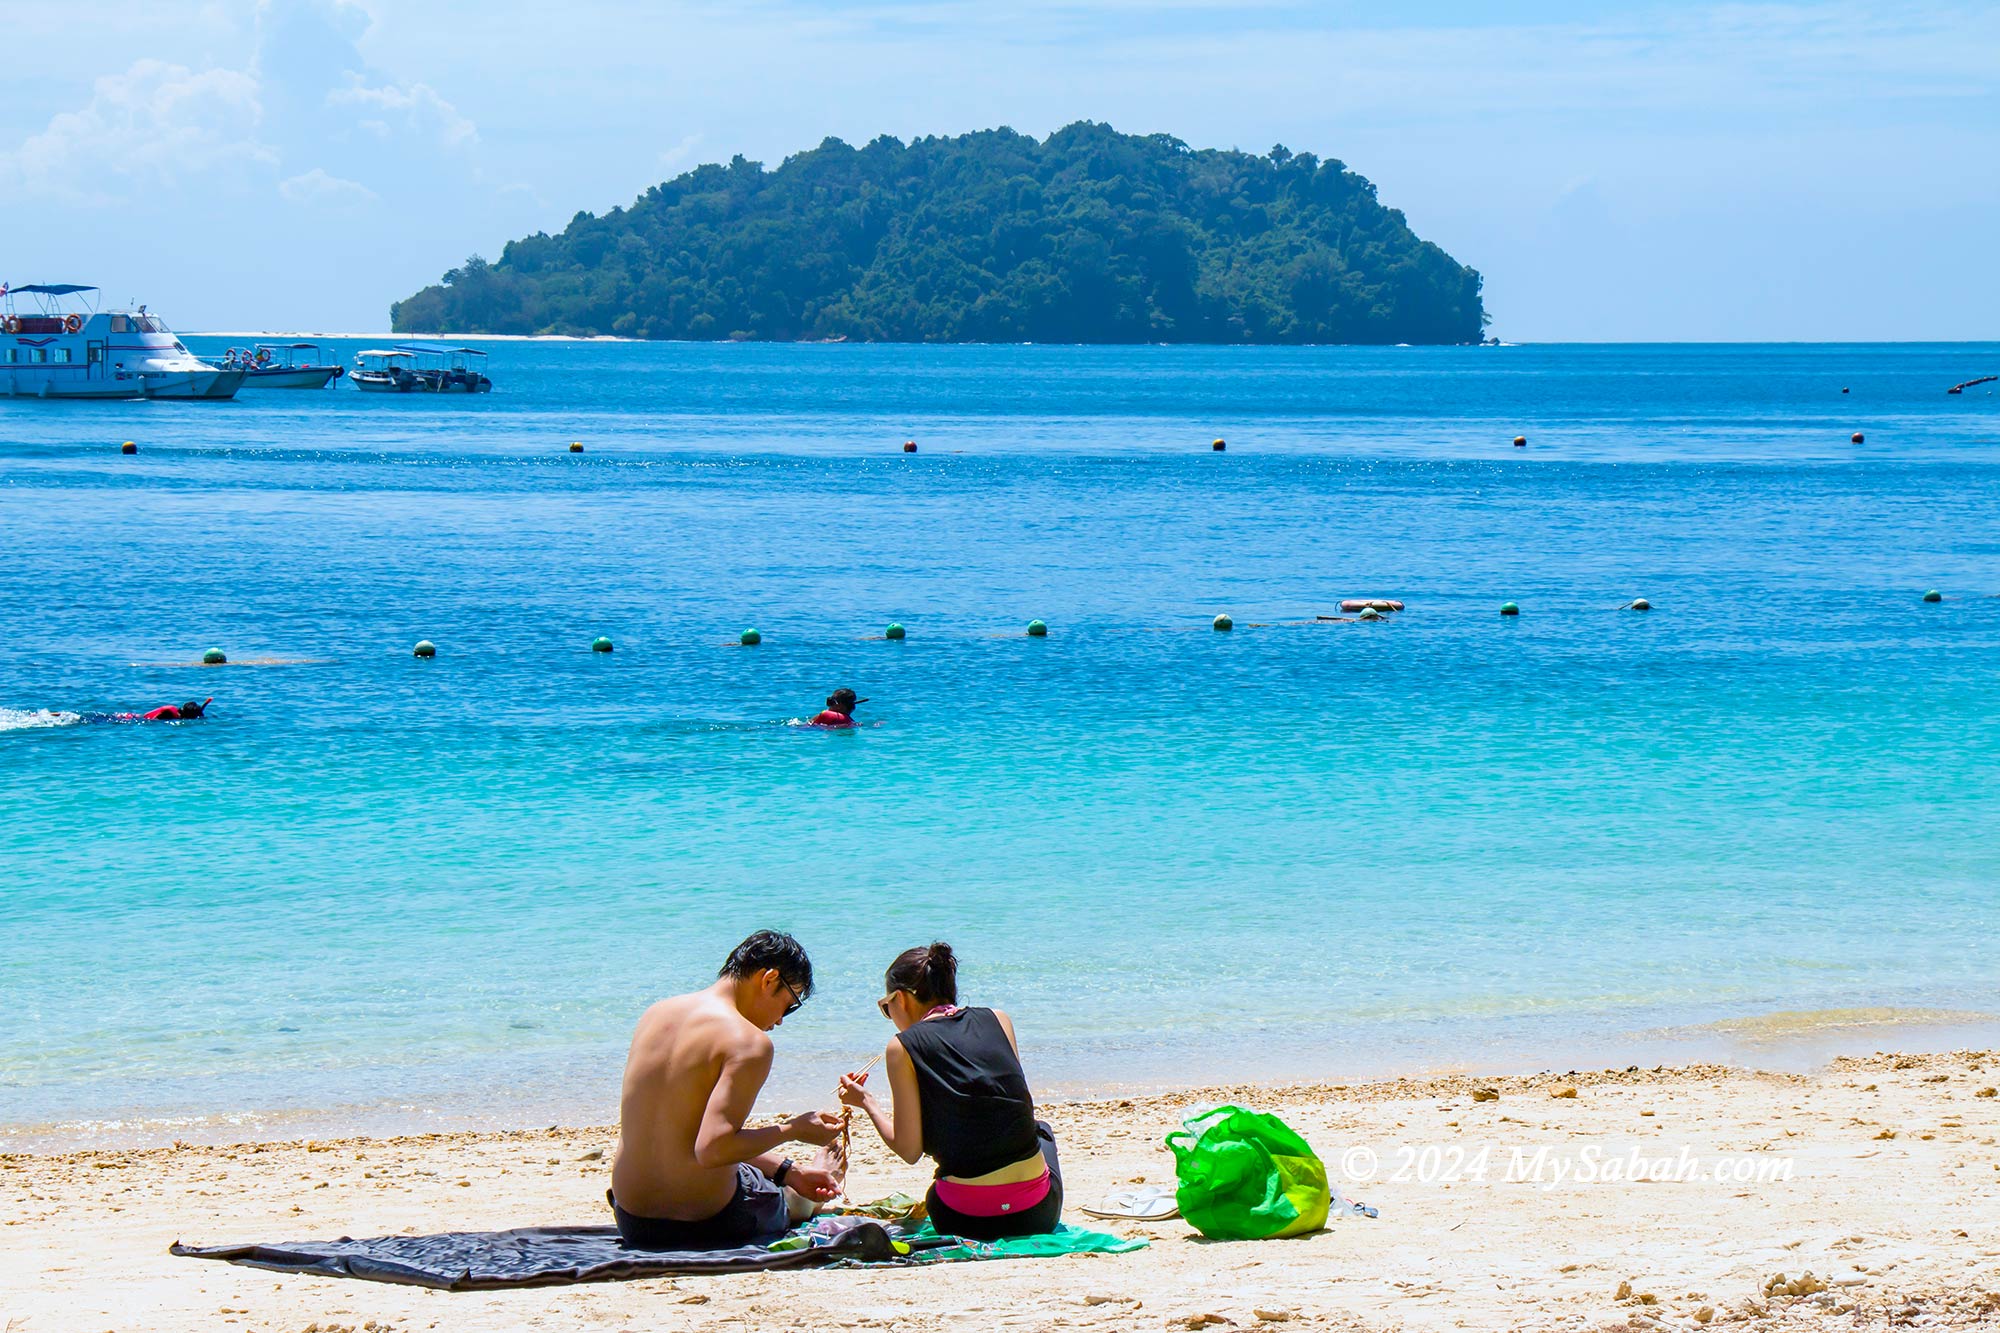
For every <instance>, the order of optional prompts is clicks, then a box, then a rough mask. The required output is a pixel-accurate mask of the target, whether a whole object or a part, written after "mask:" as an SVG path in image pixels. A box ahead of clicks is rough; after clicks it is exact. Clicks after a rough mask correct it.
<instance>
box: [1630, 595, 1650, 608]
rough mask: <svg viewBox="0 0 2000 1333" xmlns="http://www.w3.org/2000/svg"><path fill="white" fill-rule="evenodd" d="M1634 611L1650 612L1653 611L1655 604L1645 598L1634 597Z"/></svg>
mask: <svg viewBox="0 0 2000 1333" xmlns="http://www.w3.org/2000/svg"><path fill="white" fill-rule="evenodd" d="M1632 609H1633V610H1634V611H1650V610H1652V609H1653V604H1652V603H1651V602H1649V601H1647V600H1646V599H1645V598H1643V597H1634V598H1633V599H1632Z"/></svg>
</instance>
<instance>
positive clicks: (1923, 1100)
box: [0, 1052, 2000, 1333]
mask: <svg viewBox="0 0 2000 1333" xmlns="http://www.w3.org/2000/svg"><path fill="white" fill-rule="evenodd" d="M1996 1079H2000V1053H1978V1052H1959V1053H1955V1054H1949V1055H1922V1056H1890V1055H1884V1056H1874V1057H1869V1058H1866V1059H1843V1060H1837V1061H1834V1062H1833V1063H1832V1064H1830V1065H1828V1066H1827V1067H1825V1068H1824V1069H1822V1070H1820V1071H1818V1072H1816V1073H1812V1074H1807V1075H1797V1074H1771V1073H1756V1072H1747V1071H1743V1070H1736V1069H1728V1068H1723V1067H1719V1066H1690V1067H1683V1068H1673V1069H1661V1070H1653V1071H1639V1070H1629V1071H1625V1072H1620V1073H1612V1072H1608V1071H1607V1072H1596V1073H1578V1074H1574V1075H1569V1074H1561V1075H1558V1074H1543V1075H1536V1076H1532V1077H1521V1078H1494V1079H1484V1078H1480V1079H1473V1078H1464V1077H1447V1078H1435V1079H1406V1080H1397V1081H1390V1082H1382V1083H1370V1084H1356V1085H1351V1086H1312V1087H1282V1088H1208V1089H1200V1090H1190V1091H1188V1092H1185V1093H1180V1094H1175V1095H1171V1096H1161V1097H1149V1098H1134V1099H1130V1100H1117V1101H1099V1102H1079V1103H1070V1104H1061V1105H1055V1106H1050V1107H1047V1108H1045V1110H1046V1111H1047V1112H1048V1113H1049V1115H1050V1119H1051V1120H1052V1121H1053V1122H1054V1123H1055V1125H1056V1129H1057V1133H1058V1135H1059V1136H1060V1138H1061V1140H1062V1144H1063V1154H1064V1166H1065V1174H1066V1176H1067V1177H1068V1181H1069V1198H1070V1201H1071V1205H1072V1211H1071V1213H1070V1220H1071V1221H1072V1222H1083V1221H1085V1220H1086V1219H1083V1218H1082V1217H1081V1216H1080V1215H1078V1214H1077V1213H1076V1212H1075V1211H1074V1205H1075V1204H1077V1203H1080V1202H1087V1201H1091V1200H1094V1199H1097V1198H1101V1197H1102V1196H1103V1195H1104V1194H1105V1193H1107V1192H1108V1191H1110V1190H1112V1189H1113V1188H1115V1187H1119V1186H1123V1185H1126V1184H1127V1183H1128V1182H1133V1181H1139V1180H1145V1181H1151V1182H1159V1181H1170V1180H1171V1179H1172V1177H1173V1167H1172V1161H1171V1158H1170V1157H1169V1155H1168V1154H1167V1153H1166V1151H1165V1150H1164V1149H1163V1148H1162V1147H1161V1146H1160V1138H1161V1136H1162V1135H1163V1134H1165V1133H1166V1132H1167V1131H1168V1130H1170V1129H1172V1128H1174V1127H1175V1126H1176V1124H1177V1123H1178V1122H1179V1120H1180V1119H1181V1117H1182V1116H1183V1115H1184V1114H1185V1113H1186V1112H1187V1111H1188V1110H1189V1109H1190V1108H1193V1107H1196V1106H1199V1105H1203V1104H1207V1103H1210V1102H1214V1101H1220V1100H1233V1101H1240V1102H1244V1103H1246V1104H1250V1105H1254V1106H1258V1107H1261V1108H1265V1109H1272V1110H1277V1111H1279V1112H1280V1113H1281V1114H1283V1115H1284V1116H1285V1117H1286V1118H1287V1119H1288V1120H1289V1121H1290V1122H1291V1123H1292V1124H1293V1125H1294V1126H1295V1127H1297V1128H1298V1129H1299V1130H1300V1131H1301V1132H1303V1133H1304V1134H1305V1135H1306V1137H1307V1138H1308V1139H1309V1140H1311V1141H1312V1143H1313V1144H1314V1146H1315V1147H1316V1148H1317V1149H1318V1150H1319V1152H1320V1154H1321V1155H1322V1157H1324V1158H1325V1159H1326V1161H1327V1164H1328V1167H1329V1170H1330V1172H1331V1174H1332V1175H1333V1176H1334V1178H1335V1179H1336V1180H1341V1181H1344V1182H1345V1187H1346V1188H1347V1190H1348V1192H1349V1193H1350V1194H1351V1195H1353V1196H1354V1197H1356V1198H1358V1199H1361V1200H1363V1201H1365V1202H1367V1203H1370V1204H1373V1205H1375V1206H1377V1207H1378V1208H1379V1209H1380V1210H1381V1216H1380V1217H1379V1218H1376V1219H1366V1218H1359V1217H1348V1218H1343V1219H1340V1220H1338V1221H1336V1222H1334V1223H1333V1224H1332V1225H1331V1226H1330V1227H1329V1229H1328V1230H1327V1231H1325V1232H1323V1233H1321V1234H1319V1235H1316V1236H1312V1237H1309V1238H1304V1239H1300V1240H1294V1241H1269V1242H1258V1243H1244V1244H1214V1243H1208V1242H1204V1241H1202V1240H1201V1239H1200V1238H1199V1237H1197V1236H1196V1235H1194V1233H1193V1232H1192V1231H1191V1230H1190V1229H1189V1228H1188V1227H1187V1226H1186V1225H1185V1224H1184V1223H1182V1222H1179V1221H1173V1222H1166V1223H1154V1224H1149V1225H1139V1224H1131V1223H1101V1224H1094V1225H1102V1226H1105V1227H1106V1228H1108V1229H1111V1230H1114V1231H1118V1232H1121V1233H1123V1234H1128V1235H1135V1234H1136V1235H1144V1236H1147V1237H1149V1238H1150V1239H1151V1241H1152V1246H1151V1248H1149V1249H1147V1250H1144V1251H1141V1252H1138V1253H1135V1254H1130V1255H1123V1256H1088V1257H1074V1258H1068V1259H1055V1260H1034V1261H1018V1262H1006V1263H990V1264H948V1265H940V1266H936V1267H931V1268H922V1269H913V1270H866V1269H856V1270H847V1271H816V1272H800V1273H790V1274H784V1273H780V1274H768V1275H749V1276H719V1277H714V1278H702V1279H689V1278H681V1279H673V1280H654V1281H644V1282H625V1283H609V1284H601V1285H595V1286H585V1287H570V1288H545V1289H537V1290H529V1291H517V1292H496V1293H468V1294H455V1293H443V1292H432V1291H424V1290H418V1289H413V1288H403V1287H392V1286H384V1285H378V1284H374V1283H363V1282H355V1281H347V1280H338V1279H329V1278H317V1277H301V1276H286V1275H280V1274H275V1273H268V1272H261V1271H257V1270H253V1269H245V1268H238V1267H234V1266H231V1265H225V1264H219V1263H213V1262H204V1261H197V1260H191V1259H177V1258H173V1257H171V1256H170V1255H168V1254H167V1246H168V1244H169V1243H170V1242H172V1241H174V1240H176V1239H181V1240H185V1241H187V1242H189V1243H191V1244H196V1243H201V1244H220V1243H225V1242H239V1241H247V1240H252V1239H259V1240H285V1239H300V1238H305V1237H333V1236H339V1235H357V1236H360V1235H375V1234H386V1233H394V1232H422V1231H436V1230H448V1229H466V1228H504V1227H512V1226H524V1225H531V1224H536V1223H557V1222H598V1221H602V1220H604V1218H603V1214H604V1206H603V1194H604V1187H605V1183H606V1176H607V1174H608V1164H607V1162H606V1161H605V1160H604V1159H605V1154H606V1153H607V1152H608V1150H609V1149H610V1148H611V1146H612V1140H613V1135H612V1132H611V1131H610V1130H608V1129H604V1128H595V1129H551V1130H547V1131H522V1132H515V1133H503V1134H463V1135H433V1136H424V1137H417V1138H400V1139H350V1140H339V1141H318V1142H298V1143H275V1144H256V1145H244V1146H233V1147H232V1146H203V1147H189V1146H177V1147H174V1148H163V1149H156V1150H149V1151H135V1152H75V1153H56V1154H45V1155H44V1154H26V1155H12V1156H5V1157H0V1330H5V1331H6V1333H43V1331H44V1330H59V1329H60V1330H68V1329H77V1330H105V1329H204V1330H209V1329H278V1330H291V1331H292V1333H299V1331H300V1330H306V1329H310V1328H313V1327H314V1326H317V1330H318V1333H335V1331H336V1330H344V1329H353V1330H383V1329H394V1330H399V1331H400V1330H424V1329H474V1330H483V1329H492V1330H503V1329H507V1330H511V1329H552V1330H560V1329H605V1330H622V1329H638V1328H645V1329H663V1330H681V1329H708V1328H719V1327H727V1328H731V1329H746V1330H755V1329H772V1330H778V1329H804V1328H879V1329H895V1330H933V1329H935V1330H944V1329H951V1330H955V1331H956V1330H968V1329H996V1328H997V1329H1039V1328H1057V1327H1098V1328H1114V1327H1115V1328H1169V1327H1189V1326H1192V1325H1191V1321H1194V1322H1195V1323H1199V1324H1207V1323H1209V1320H1207V1319H1204V1316H1212V1317H1214V1319H1215V1320H1217V1321H1226V1322H1215V1323H1213V1325H1212V1326H1214V1327H1217V1328H1220V1327H1225V1326H1227V1324H1233V1325H1235V1326H1237V1327H1251V1326H1256V1325H1259V1324H1260V1323H1268V1324H1272V1325H1282V1326H1283V1327H1286V1328H1301V1327H1302V1328H1341V1329H1355V1328H1361V1329H1378V1328H1379V1329H1389V1328H1404V1329H1434V1328H1435V1329H1447V1328H1449V1329H1458V1328H1470V1329H1482V1330H1483V1329H1540V1328H1587V1329H1597V1328H1611V1327H1635V1328H1651V1327H1674V1328H1694V1327H1698V1326H1700V1325H1701V1324H1704V1323H1705V1324H1707V1325H1709V1326H1711V1327H1716V1326H1730V1327H1738V1328H1793V1327H1823V1328H1828V1329H1834V1328H1839V1329H1851V1328H1857V1327H1861V1328H1876V1327H1884V1328H1886V1327H1890V1326H1892V1325H1894V1326H1912V1327H1936V1326H1959V1325H1974V1324H1994V1325H2000V1147H1996V1136H2000V1098H1996V1097H1995V1095H1994V1094H1993V1092H1992V1089H1993V1086H1994V1084H1995V1082H1996ZM1570 1088H1573V1089H1574V1090H1575V1093H1574V1095H1573V1096H1567V1095H1562V1094H1563V1093H1564V1092H1565V1090H1567V1089H1570ZM1488 1090H1490V1091H1492V1092H1494V1093H1497V1096H1495V1097H1492V1098H1490V1099H1489V1098H1487V1097H1486V1096H1485V1094H1486V1092H1487V1091H1488ZM1475 1091H1478V1092H1479V1093H1480V1096H1479V1098H1477V1099H1475V1097H1474V1093H1475ZM855 1142H856V1147H857V1155H856V1166H855V1172H854V1177H853V1181H852V1184H853V1189H854V1193H855V1196H856V1197H857V1198H867V1197H872V1196H874V1195H878V1194H882V1193H887V1192H889V1191H891V1190H895V1189H904V1190H910V1191H913V1192H914V1191H916V1190H917V1189H918V1188H919V1187H920V1186H921V1184H922V1181H923V1174H922V1173H921V1172H920V1171H919V1170H917V1169H915V1168H910V1167H905V1166H903V1165H902V1164H901V1163H900V1162H892V1161H890V1160H888V1159H887V1158H886V1155H885V1154H884V1152H883V1150H882V1148H881V1145H880V1144H879V1143H876V1142H875V1141H874V1138H873V1135H872V1134H868V1133H865V1132H864V1133H861V1134H858V1135H857V1136H856V1140H855ZM1427 1148H1428V1149H1434V1150H1435V1151H1434V1152H1431V1153H1426V1152H1425V1151H1424V1150H1425V1149H1427ZM1482 1149H1483V1150H1485V1154H1484V1157H1483V1158H1482V1156H1481V1150H1482ZM1406 1150H1407V1153H1406ZM1635 1151H1636V1153H1637V1154H1638V1155H1639V1160H1638V1162H1637V1169H1638V1170H1640V1171H1642V1172H1648V1173H1650V1174H1653V1175H1655V1176H1663V1177H1668V1178H1664V1179H1655V1180H1650V1181H1635V1180H1631V1179H1624V1178H1615V1177H1622V1176H1624V1175H1628V1174H1631V1173H1632V1172H1633V1170H1634V1157H1633V1154H1634V1152H1635ZM1371 1158H1372V1161H1373V1164H1374V1165H1373V1169H1372V1171H1371V1170H1370V1159H1371ZM1690 1163H1691V1165H1689V1164H1690ZM1482 1166H1483V1170H1482V1169H1481V1167H1482ZM1718 1167H1721V1168H1722V1171H1723V1173H1724V1174H1725V1176H1727V1177H1728V1178H1726V1179H1721V1180H1718V1179H1716V1171H1717V1168H1718ZM1565 1171H1566V1172H1567V1173H1568V1174H1567V1175H1565V1176H1563V1177H1562V1178H1560V1179H1558V1173H1559V1172H1565ZM1787 1171H1788V1172H1789V1178H1788V1179H1787V1178H1784V1176H1785V1174H1786V1172H1787ZM1482 1175H1483V1177H1484V1178H1483V1179H1480V1178H1476V1177H1479V1176H1482ZM1739 1175H1740V1176H1741V1177H1742V1178H1738V1176H1739ZM1355 1176H1365V1177H1368V1178H1367V1179H1363V1180H1357V1179H1353V1177H1355ZM1676 1176H1678V1177H1681V1178H1673V1177H1676ZM1807 1272H1810V1273H1811V1274H1812V1275H1813V1278H1812V1280H1811V1281H1810V1282H1802V1283H1796V1286H1797V1287H1798V1289H1799V1290H1801V1291H1804V1292H1805V1293H1806V1294H1801V1295H1790V1294H1776V1295H1773V1294H1770V1293H1769V1292H1768V1291H1767V1287H1768V1286H1769V1284H1770V1280H1771V1279H1772V1278H1773V1276H1774V1275H1777V1274H1783V1275H1784V1276H1785V1278H1786V1279H1787V1280H1788V1281H1792V1280H1795V1279H1799V1278H1800V1277H1801V1276H1802V1275H1804V1274H1806V1273H1807ZM1822 1282H1823V1283H1826V1284H1828V1285H1827V1286H1826V1288H1825V1289H1824V1290H1819V1291H1812V1290H1810V1288H1813V1287H1817V1286H1818V1284H1820V1283H1822Z"/></svg>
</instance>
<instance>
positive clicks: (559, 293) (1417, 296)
mask: <svg viewBox="0 0 2000 1333" xmlns="http://www.w3.org/2000/svg"><path fill="white" fill-rule="evenodd" d="M1479 289H1480V277H1479V274H1478V273H1476V272H1474V271H1473V270H1472V269H1470V268H1467V267H1466V266H1464V265H1463V264H1460V263H1459V262H1458V261H1456V260H1454V259H1453V258H1452V257H1451V256H1450V255H1448V254H1446V253H1445V252H1444V251H1443V250H1441V249H1439V248H1438V247H1437V246H1435V245H1432V244H1431V243H1430V242H1428V241H1424V240H1420V239H1419V238H1418V237H1417V236H1416V234H1415V233H1414V232H1412V231H1411V230H1410V228H1409V225H1408V224H1407V223H1406V222H1405V221H1404V219H1403V215H1402V214H1401V213H1400V212H1398V211H1397V210H1395V209H1393V208H1385V207H1383V206H1382V204H1381V203H1380V202H1378V201H1377V200H1376V198H1375V187H1374V186H1373V185H1372V184H1370V183H1369V182H1368V181H1367V180H1365V179H1363V178H1362V177H1360V176H1358V175H1356V174H1355V173H1354V172H1352V171H1349V170H1348V169H1347V168H1346V166H1345V165H1344V164H1342V163H1340V162H1337V161H1331V160H1329V161H1325V162H1322V161H1320V160H1319V159H1318V158H1316V157H1314V156H1313V155H1312V154H1311V153H1292V152H1289V151H1287V150H1286V149H1285V148H1283V147H1278V148H1273V149H1272V150H1271V152H1270V153H1269V154H1268V155H1267V156H1263V157H1258V156H1255V155H1252V154H1249V153H1240V152H1233V151H1218V150H1213V149H1201V150H1195V149H1190V148H1189V147H1188V146H1187V145H1186V144H1184V143H1182V142H1181V141H1180V140H1178V139H1175V138H1172V137H1170V136H1168V135H1164V134H1153V135H1131V134H1120V133H1118V132H1117V131H1115V130H1113V129H1112V128H1111V127H1110V126H1108V125H1098V124H1092V123H1090V122H1084V121H1080V122H1078V123H1077V124H1074V125H1071V126H1068V127H1067V128H1065V129H1061V130H1058V131H1056V132H1055V133H1054V134H1051V135H1050V136H1049V137H1048V138H1047V139H1046V140H1043V141H1041V142H1037V141H1036V140H1034V139H1032V138H1030V137H1028V136H1026V135H1022V134H1016V133H1015V132H1014V131H1012V130H1009V129H997V130H986V131H981V132H978V133H974V134H965V135H960V136H957V137H955V138H924V139H918V140H916V141H914V142H912V143H910V144H907V145H905V144H903V143H901V142H899V141H898V140H896V139H892V138H889V137H887V136H884V137H882V138H879V139H876V140H874V141H873V142H872V143H870V144H868V145H867V146H866V147H864V148H853V147H850V146H849V145H847V144H845V143H843V142H841V141H840V140H838V139H828V140H827V141H826V142H824V143H822V144H821V145H820V146H819V147H818V148H816V149H813V150H812V151H810V152H805V153H799V154H796V155H794V156H792V157H790V158H787V159H786V160H785V162H784V163H783V165H781V166H780V167H779V168H778V169H777V170H776V171H766V170H764V168H763V167H762V165H760V164H759V163H755V162H747V161H745V160H744V159H743V158H742V157H737V158H734V159H733V160H732V161H731V162H730V163H729V165H728V166H717V165H709V166H703V167H698V168H696V169H695V170H693V171H690V172H688V173H686V174H685V175H682V176H679V177H677V178H676V179H674V180H671V181H668V182H666V183H665V184H663V185H658V186H655V187H653V188H652V189H650V190H648V191H646V193H645V194H644V195H642V196H640V198H639V199H638V200H636V201H635V202H634V203H633V204H632V206H631V207H630V208H618V209H613V210H611V211H610V212H609V213H607V214H605V215H603V216H602V217H598V216H594V215H592V214H589V213H578V214H577V215H576V217H575V218H573V219H571V221H570V224H569V226H568V227H567V228H565V229H564V230H563V232H562V233H561V234H560V235H557V236H549V235H546V234H542V233H537V234H536V235H533V236H530V237H527V238H525V239H523V240H518V241H510V242H509V243H508V245H507V248H506V250H505V251H504V252H503V253H502V254H501V256H500V261H499V262H498V263H497V264H488V263H487V262H486V261H485V260H483V259H480V258H478V257H477V256H474V257H473V258H472V259H470V260H468V261H466V263H465V266H464V267H462V268H456V269H453V270H452V271H451V272H449V273H447V274H445V276H444V281H443V282H442V283H441V284H439V285H437V286H433V287H426V288H424V289H423V290H422V291H420V292H418V293H417V294H416V295H414V296H412V297H410V298H409V299H408V300H406V301H400V302H398V303H396V304H395V305H394V306H392V307H390V318H391V321H392V324H393V327H394V328H395V329H397V330H398V331H429V332H440V333H460V334H466V333H556V334H578V335H596V334H607V333H609V334H619V335H624V336H628V337H637V338H684V339H695V340H705V339H732V338H733V339H773V340H798V339H816V338H851V339H857V340H866V341H882V342H1076V343H1138V342H1232V343H1399V342H1400V343H1468V342H1476V341H1478V340H1479V339H1480V338H1481V337H1482V336H1484V330H1485V324H1486V314H1485V311H1484V309H1483V308H1482V306H1481V303H1480V298H1479Z"/></svg>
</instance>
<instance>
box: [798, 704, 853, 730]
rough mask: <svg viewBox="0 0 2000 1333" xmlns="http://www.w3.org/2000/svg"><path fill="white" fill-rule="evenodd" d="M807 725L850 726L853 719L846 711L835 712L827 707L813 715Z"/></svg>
mask: <svg viewBox="0 0 2000 1333" xmlns="http://www.w3.org/2000/svg"><path fill="white" fill-rule="evenodd" d="M808 725H810V726H815V727H851V726H853V725H854V719H853V718H852V717H849V716H848V715H847V714H846V713H836V712H834V711H833V710H832V709H831V708H829V709H826V710H825V711H824V712H821V713H820V714H819V715H817V716H816V717H814V718H813V720H812V721H811V722H810V723H809V724H808Z"/></svg>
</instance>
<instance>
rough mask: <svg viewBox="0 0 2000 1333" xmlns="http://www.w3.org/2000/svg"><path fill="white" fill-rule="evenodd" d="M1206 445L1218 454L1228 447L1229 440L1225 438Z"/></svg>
mask: <svg viewBox="0 0 2000 1333" xmlns="http://www.w3.org/2000/svg"><path fill="white" fill-rule="evenodd" d="M1208 447H1209V448H1210V449H1213V450H1214V451H1215V452H1216V453H1218V454H1219V453H1221V452H1222V451H1223V450H1224V449H1227V448H1228V447H1229V442H1228V441H1227V440H1217V441H1216V442H1215V443H1214V444H1211V445H1209V446H1208Z"/></svg>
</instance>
